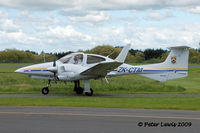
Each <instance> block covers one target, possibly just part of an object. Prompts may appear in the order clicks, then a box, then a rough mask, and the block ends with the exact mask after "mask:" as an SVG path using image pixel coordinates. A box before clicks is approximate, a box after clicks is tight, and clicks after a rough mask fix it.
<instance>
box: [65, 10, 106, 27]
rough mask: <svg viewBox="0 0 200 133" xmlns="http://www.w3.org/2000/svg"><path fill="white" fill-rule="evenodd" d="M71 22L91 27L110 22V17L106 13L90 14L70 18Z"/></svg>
mask: <svg viewBox="0 0 200 133" xmlns="http://www.w3.org/2000/svg"><path fill="white" fill-rule="evenodd" d="M69 20H70V21H71V22H73V23H86V24H89V25H92V24H100V23H103V22H105V21H109V20H110V15H109V14H108V13H106V12H103V11H100V12H90V13H89V14H87V15H85V16H70V17H69Z"/></svg>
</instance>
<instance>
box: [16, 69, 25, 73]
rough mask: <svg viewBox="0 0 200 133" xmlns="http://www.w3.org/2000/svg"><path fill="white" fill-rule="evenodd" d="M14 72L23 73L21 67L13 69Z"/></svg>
mask: <svg viewBox="0 0 200 133" xmlns="http://www.w3.org/2000/svg"><path fill="white" fill-rule="evenodd" d="M15 72H16V73H24V70H22V68H19V69H17V70H15Z"/></svg>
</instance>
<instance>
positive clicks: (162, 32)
mask: <svg viewBox="0 0 200 133" xmlns="http://www.w3.org/2000/svg"><path fill="white" fill-rule="evenodd" d="M199 42H200V1H199V0H175V1H173V0H0V50H5V49H12V48H15V49H19V50H32V51H36V52H41V51H45V52H66V51H77V50H87V49H91V48H93V47H95V46H97V45H107V44H109V45H112V46H124V45H126V44H128V43H130V44H131V48H133V49H146V48H163V49H165V48H167V47H170V46H180V45H187V46H190V47H192V48H199V47H200V45H199Z"/></svg>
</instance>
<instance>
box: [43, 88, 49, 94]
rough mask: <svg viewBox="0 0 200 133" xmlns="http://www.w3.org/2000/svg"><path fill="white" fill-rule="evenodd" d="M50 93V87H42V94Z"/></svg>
mask: <svg viewBox="0 0 200 133" xmlns="http://www.w3.org/2000/svg"><path fill="white" fill-rule="evenodd" d="M48 93H49V88H48V87H44V88H43V89H42V94H43V95H47V94H48Z"/></svg>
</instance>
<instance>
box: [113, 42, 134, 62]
mask: <svg viewBox="0 0 200 133" xmlns="http://www.w3.org/2000/svg"><path fill="white" fill-rule="evenodd" d="M130 46H131V45H130V44H127V45H126V46H125V47H124V48H123V49H122V51H121V52H120V53H119V55H118V56H117V58H116V59H115V60H116V61H118V62H121V63H123V62H124V61H125V59H126V56H127V54H128V51H129V48H130Z"/></svg>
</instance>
